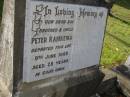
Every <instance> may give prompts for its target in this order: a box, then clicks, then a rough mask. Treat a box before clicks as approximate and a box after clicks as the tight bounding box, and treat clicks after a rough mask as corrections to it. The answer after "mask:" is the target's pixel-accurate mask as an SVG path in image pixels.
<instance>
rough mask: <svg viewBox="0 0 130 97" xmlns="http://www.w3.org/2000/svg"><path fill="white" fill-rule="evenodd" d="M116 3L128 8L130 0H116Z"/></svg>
mask: <svg viewBox="0 0 130 97" xmlns="http://www.w3.org/2000/svg"><path fill="white" fill-rule="evenodd" d="M116 4H117V5H119V6H122V7H124V8H127V9H130V0H117V1H116Z"/></svg>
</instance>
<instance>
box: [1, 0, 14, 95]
mask: <svg viewBox="0 0 130 97" xmlns="http://www.w3.org/2000/svg"><path fill="white" fill-rule="evenodd" d="M13 29H14V0H4V8H3V17H2V24H1V30H0V79H1V80H0V90H1V93H0V94H1V95H2V97H9V94H10V93H9V92H11V91H12V80H13V32H14V31H13Z"/></svg>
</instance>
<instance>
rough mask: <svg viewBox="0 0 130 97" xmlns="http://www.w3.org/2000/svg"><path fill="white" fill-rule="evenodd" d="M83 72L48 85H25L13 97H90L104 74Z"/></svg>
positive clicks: (93, 70) (92, 71)
mask: <svg viewBox="0 0 130 97" xmlns="http://www.w3.org/2000/svg"><path fill="white" fill-rule="evenodd" d="M83 71H84V72H83ZM85 72H86V71H85V70H82V72H81V71H79V74H78V73H77V74H76V76H74V77H72V76H71V77H68V78H65V79H59V80H56V81H54V82H53V83H50V84H49V83H48V84H40V82H39V83H31V84H26V85H25V86H21V87H19V88H21V90H18V92H16V93H15V95H14V97H37V96H38V97H90V96H92V95H94V94H95V93H96V88H97V87H98V86H99V85H100V83H101V82H102V80H103V78H104V74H103V73H101V72H100V71H99V70H98V69H97V68H96V69H92V70H89V71H87V72H86V74H85ZM84 74H85V75H84ZM34 84H36V86H35V85H34Z"/></svg>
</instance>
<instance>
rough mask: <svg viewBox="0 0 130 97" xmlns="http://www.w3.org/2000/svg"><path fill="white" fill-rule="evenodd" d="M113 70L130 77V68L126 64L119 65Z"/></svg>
mask: <svg viewBox="0 0 130 97" xmlns="http://www.w3.org/2000/svg"><path fill="white" fill-rule="evenodd" d="M113 71H115V72H117V73H120V74H122V75H123V76H125V77H127V78H128V79H130V70H129V68H128V67H126V66H125V65H119V66H117V67H115V68H113Z"/></svg>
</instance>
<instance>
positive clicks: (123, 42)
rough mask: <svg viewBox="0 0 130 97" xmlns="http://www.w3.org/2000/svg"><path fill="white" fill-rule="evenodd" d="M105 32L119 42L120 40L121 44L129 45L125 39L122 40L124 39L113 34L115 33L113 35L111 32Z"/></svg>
mask: <svg viewBox="0 0 130 97" xmlns="http://www.w3.org/2000/svg"><path fill="white" fill-rule="evenodd" d="M107 34H108V35H109V36H111V37H113V38H114V39H116V40H118V41H120V42H121V43H122V44H124V45H125V46H127V47H130V44H129V43H127V42H126V41H124V40H122V39H120V38H118V37H117V36H115V35H113V34H111V33H107Z"/></svg>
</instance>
